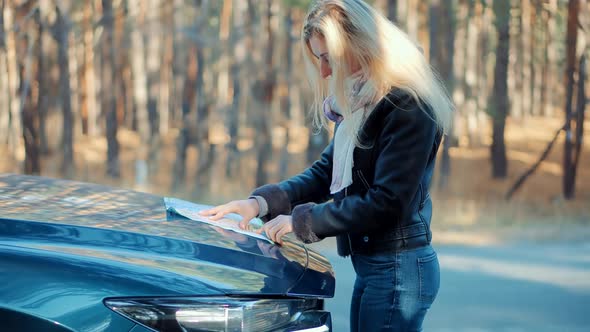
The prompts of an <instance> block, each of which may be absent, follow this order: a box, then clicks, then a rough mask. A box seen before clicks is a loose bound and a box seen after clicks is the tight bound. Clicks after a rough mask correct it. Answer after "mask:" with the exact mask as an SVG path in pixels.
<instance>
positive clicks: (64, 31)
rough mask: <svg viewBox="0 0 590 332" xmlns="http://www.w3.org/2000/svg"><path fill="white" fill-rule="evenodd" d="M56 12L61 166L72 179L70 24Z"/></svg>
mask: <svg viewBox="0 0 590 332" xmlns="http://www.w3.org/2000/svg"><path fill="white" fill-rule="evenodd" d="M56 12H57V20H56V22H55V33H56V39H57V61H58V65H59V94H60V104H61V108H62V113H63V136H62V149H63V150H62V151H63V163H62V165H61V171H62V174H63V175H64V176H65V177H66V178H70V177H72V176H73V173H74V151H73V144H74V143H73V125H74V123H73V113H72V90H71V87H70V58H69V54H68V51H69V49H70V46H69V35H70V27H69V24H70V23H69V22H68V21H67V19H66V16H65V15H66V13H64V12H63V10H62V9H61V8H60V7H59V6H56Z"/></svg>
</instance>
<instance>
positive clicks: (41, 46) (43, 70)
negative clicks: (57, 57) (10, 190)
mask: <svg viewBox="0 0 590 332" xmlns="http://www.w3.org/2000/svg"><path fill="white" fill-rule="evenodd" d="M50 10H51V3H49V2H48V1H47V0H42V1H40V3H39V14H38V15H37V16H36V17H37V26H38V34H39V35H38V44H37V82H38V83H37V84H38V89H39V93H38V94H37V113H38V114H39V140H40V148H39V149H40V153H41V154H43V155H48V154H49V144H48V142H47V132H46V122H47V113H48V112H49V93H48V90H49V78H48V75H47V72H48V71H49V68H48V67H49V66H48V63H47V62H48V61H47V58H48V56H47V55H48V53H49V52H48V50H47V48H48V47H47V43H46V37H47V36H46V31H45V24H47V20H46V16H47V15H48V14H49V11H50Z"/></svg>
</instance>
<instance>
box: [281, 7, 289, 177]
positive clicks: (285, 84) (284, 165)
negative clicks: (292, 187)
mask: <svg viewBox="0 0 590 332" xmlns="http://www.w3.org/2000/svg"><path fill="white" fill-rule="evenodd" d="M292 27H293V19H292V13H291V10H290V9H286V13H285V18H284V29H285V35H284V39H285V48H284V50H283V52H284V53H283V54H282V56H281V59H283V60H284V63H281V65H282V69H283V75H282V76H283V77H282V82H281V83H282V84H281V87H280V88H279V89H278V90H279V98H280V101H279V103H280V107H279V110H280V113H279V114H280V116H281V117H282V119H281V122H282V126H283V128H284V132H285V138H284V139H285V141H284V144H283V146H282V147H281V158H280V162H279V179H285V178H287V175H288V173H289V159H290V158H289V141H290V138H291V132H292V130H291V127H292V126H293V120H292V114H291V99H290V97H291V93H290V90H291V71H292V68H293V46H292V45H293V43H292V39H293V38H292V37H291V32H292V31H291V29H292Z"/></svg>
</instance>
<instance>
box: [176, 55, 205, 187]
mask: <svg viewBox="0 0 590 332" xmlns="http://www.w3.org/2000/svg"><path fill="white" fill-rule="evenodd" d="M187 60H188V65H187V66H186V78H185V80H184V88H183V93H182V98H181V100H182V122H181V123H182V127H181V129H180V132H179V134H178V138H177V139H176V162H175V164H174V181H173V183H172V186H173V188H178V186H180V184H182V183H184V179H185V176H186V149H187V147H188V145H189V144H190V132H191V128H193V125H192V124H193V123H196V121H193V120H194V118H195V117H194V115H195V114H196V112H193V116H192V117H191V116H190V115H191V109H192V108H193V105H194V102H195V93H196V91H197V89H196V86H197V81H198V80H200V83H199V84H201V85H202V81H203V73H202V70H203V68H202V67H199V65H202V63H203V54H202V50H201V48H200V47H196V45H194V44H193V45H191V46H190V47H189V51H188V57H187ZM199 99H200V98H199Z"/></svg>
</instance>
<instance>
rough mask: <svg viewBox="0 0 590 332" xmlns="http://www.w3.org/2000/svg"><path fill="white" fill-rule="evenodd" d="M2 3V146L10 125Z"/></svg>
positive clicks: (0, 14) (0, 4)
mask: <svg viewBox="0 0 590 332" xmlns="http://www.w3.org/2000/svg"><path fill="white" fill-rule="evenodd" d="M5 6H6V1H0V144H7V143H8V137H9V124H10V93H9V90H8V63H7V62H6V37H5V32H4V7H5Z"/></svg>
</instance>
